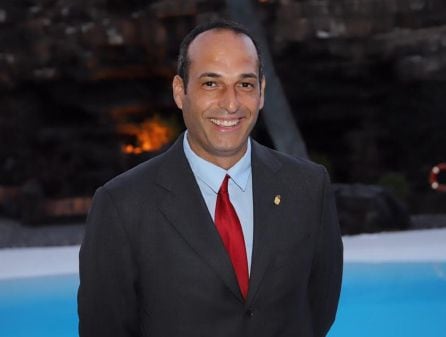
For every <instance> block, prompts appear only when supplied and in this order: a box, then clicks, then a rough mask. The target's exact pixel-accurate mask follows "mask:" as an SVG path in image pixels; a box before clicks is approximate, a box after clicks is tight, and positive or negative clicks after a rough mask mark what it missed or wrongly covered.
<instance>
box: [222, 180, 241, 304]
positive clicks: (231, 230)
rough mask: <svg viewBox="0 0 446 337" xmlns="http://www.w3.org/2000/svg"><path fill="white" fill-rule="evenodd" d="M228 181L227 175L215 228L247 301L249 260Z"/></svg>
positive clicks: (223, 184)
mask: <svg viewBox="0 0 446 337" xmlns="http://www.w3.org/2000/svg"><path fill="white" fill-rule="evenodd" d="M228 180H229V176H228V175H226V177H225V179H224V180H223V183H222V184H221V186H220V190H219V191H218V195H217V204H216V206H215V226H216V227H217V230H218V233H219V234H220V237H221V239H222V240H223V244H224V245H225V248H226V251H227V252H228V254H229V257H230V259H231V262H232V266H233V267H234V271H235V274H236V276H237V281H238V284H239V287H240V290H241V292H242V295H243V298H245V299H246V295H247V294H248V280H249V276H248V259H247V257H246V248H245V240H244V238H243V232H242V226H241V225H240V220H239V218H238V216H237V213H236V212H235V209H234V206H232V204H231V201H230V200H229V194H228Z"/></svg>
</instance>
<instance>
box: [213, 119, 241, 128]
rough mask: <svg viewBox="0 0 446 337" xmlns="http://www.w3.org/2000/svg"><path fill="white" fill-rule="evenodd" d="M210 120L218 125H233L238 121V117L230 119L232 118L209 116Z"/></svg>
mask: <svg viewBox="0 0 446 337" xmlns="http://www.w3.org/2000/svg"><path fill="white" fill-rule="evenodd" d="M211 122H212V123H214V124H216V125H218V126H226V127H229V126H235V125H237V124H238V123H239V120H238V119H232V120H227V119H215V118H211Z"/></svg>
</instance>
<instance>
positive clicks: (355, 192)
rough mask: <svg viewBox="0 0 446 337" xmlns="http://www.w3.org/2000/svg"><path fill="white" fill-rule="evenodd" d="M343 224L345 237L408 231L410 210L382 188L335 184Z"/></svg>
mask: <svg viewBox="0 0 446 337" xmlns="http://www.w3.org/2000/svg"><path fill="white" fill-rule="evenodd" d="M333 188H334V194H335V197H336V204H337V207H338V214H339V222H340V225H341V230H342V233H343V234H358V233H374V232H381V231H385V230H392V229H394V230H401V229H407V228H408V227H409V225H410V217H409V213H408V210H407V208H406V207H405V206H404V204H402V203H401V202H400V201H399V200H398V199H397V198H396V197H395V196H394V195H393V194H392V193H390V192H389V191H388V190H387V189H385V188H383V187H380V186H371V185H362V184H355V185H347V184H334V186H333Z"/></svg>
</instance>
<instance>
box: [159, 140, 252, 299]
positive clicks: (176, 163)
mask: <svg viewBox="0 0 446 337" xmlns="http://www.w3.org/2000/svg"><path fill="white" fill-rule="evenodd" d="M157 181H158V184H159V185H160V186H162V187H163V188H164V189H166V190H167V192H168V193H166V196H165V198H164V199H163V200H162V202H161V203H160V209H161V211H162V212H163V214H164V215H165V216H166V218H167V219H168V220H169V222H170V223H171V224H172V225H173V226H174V227H175V229H176V230H177V232H178V233H179V234H180V235H181V236H182V237H183V238H184V240H185V241H187V242H188V244H189V245H190V247H191V248H192V249H193V250H194V251H195V252H196V253H197V254H198V255H199V256H200V257H201V258H202V259H203V260H205V262H206V263H207V264H208V265H209V266H210V267H211V268H212V269H214V271H215V272H216V273H217V274H218V275H219V277H220V278H221V279H222V281H223V282H224V283H225V284H226V285H227V286H228V287H229V289H230V290H231V291H232V292H233V293H234V295H235V296H236V297H237V298H238V299H239V300H240V301H243V298H242V295H241V293H240V289H239V287H238V284H237V280H236V278H235V274H234V272H233V268H232V265H231V261H230V259H229V257H228V254H227V253H226V251H225V248H224V246H223V243H222V241H221V239H220V236H219V235H218V232H217V230H216V228H215V225H214V223H213V221H212V218H211V216H210V214H209V211H208V209H207V206H206V204H205V202H204V200H203V197H202V195H201V191H200V189H199V187H198V185H197V183H196V181H195V177H194V175H193V173H192V170H191V168H190V166H189V163H188V162H187V159H186V157H185V155H184V150H183V136H180V137H179V138H178V140H177V141H176V143H175V144H174V145H173V146H172V147H171V148H170V149H169V150H168V151H167V152H166V153H165V163H164V165H163V166H162V168H161V170H160V172H159V174H158V180H157Z"/></svg>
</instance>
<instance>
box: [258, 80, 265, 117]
mask: <svg viewBox="0 0 446 337" xmlns="http://www.w3.org/2000/svg"><path fill="white" fill-rule="evenodd" d="M265 87H266V79H265V76H263V78H262V83H261V85H260V106H259V110H261V109H263V104H264V103H265Z"/></svg>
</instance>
